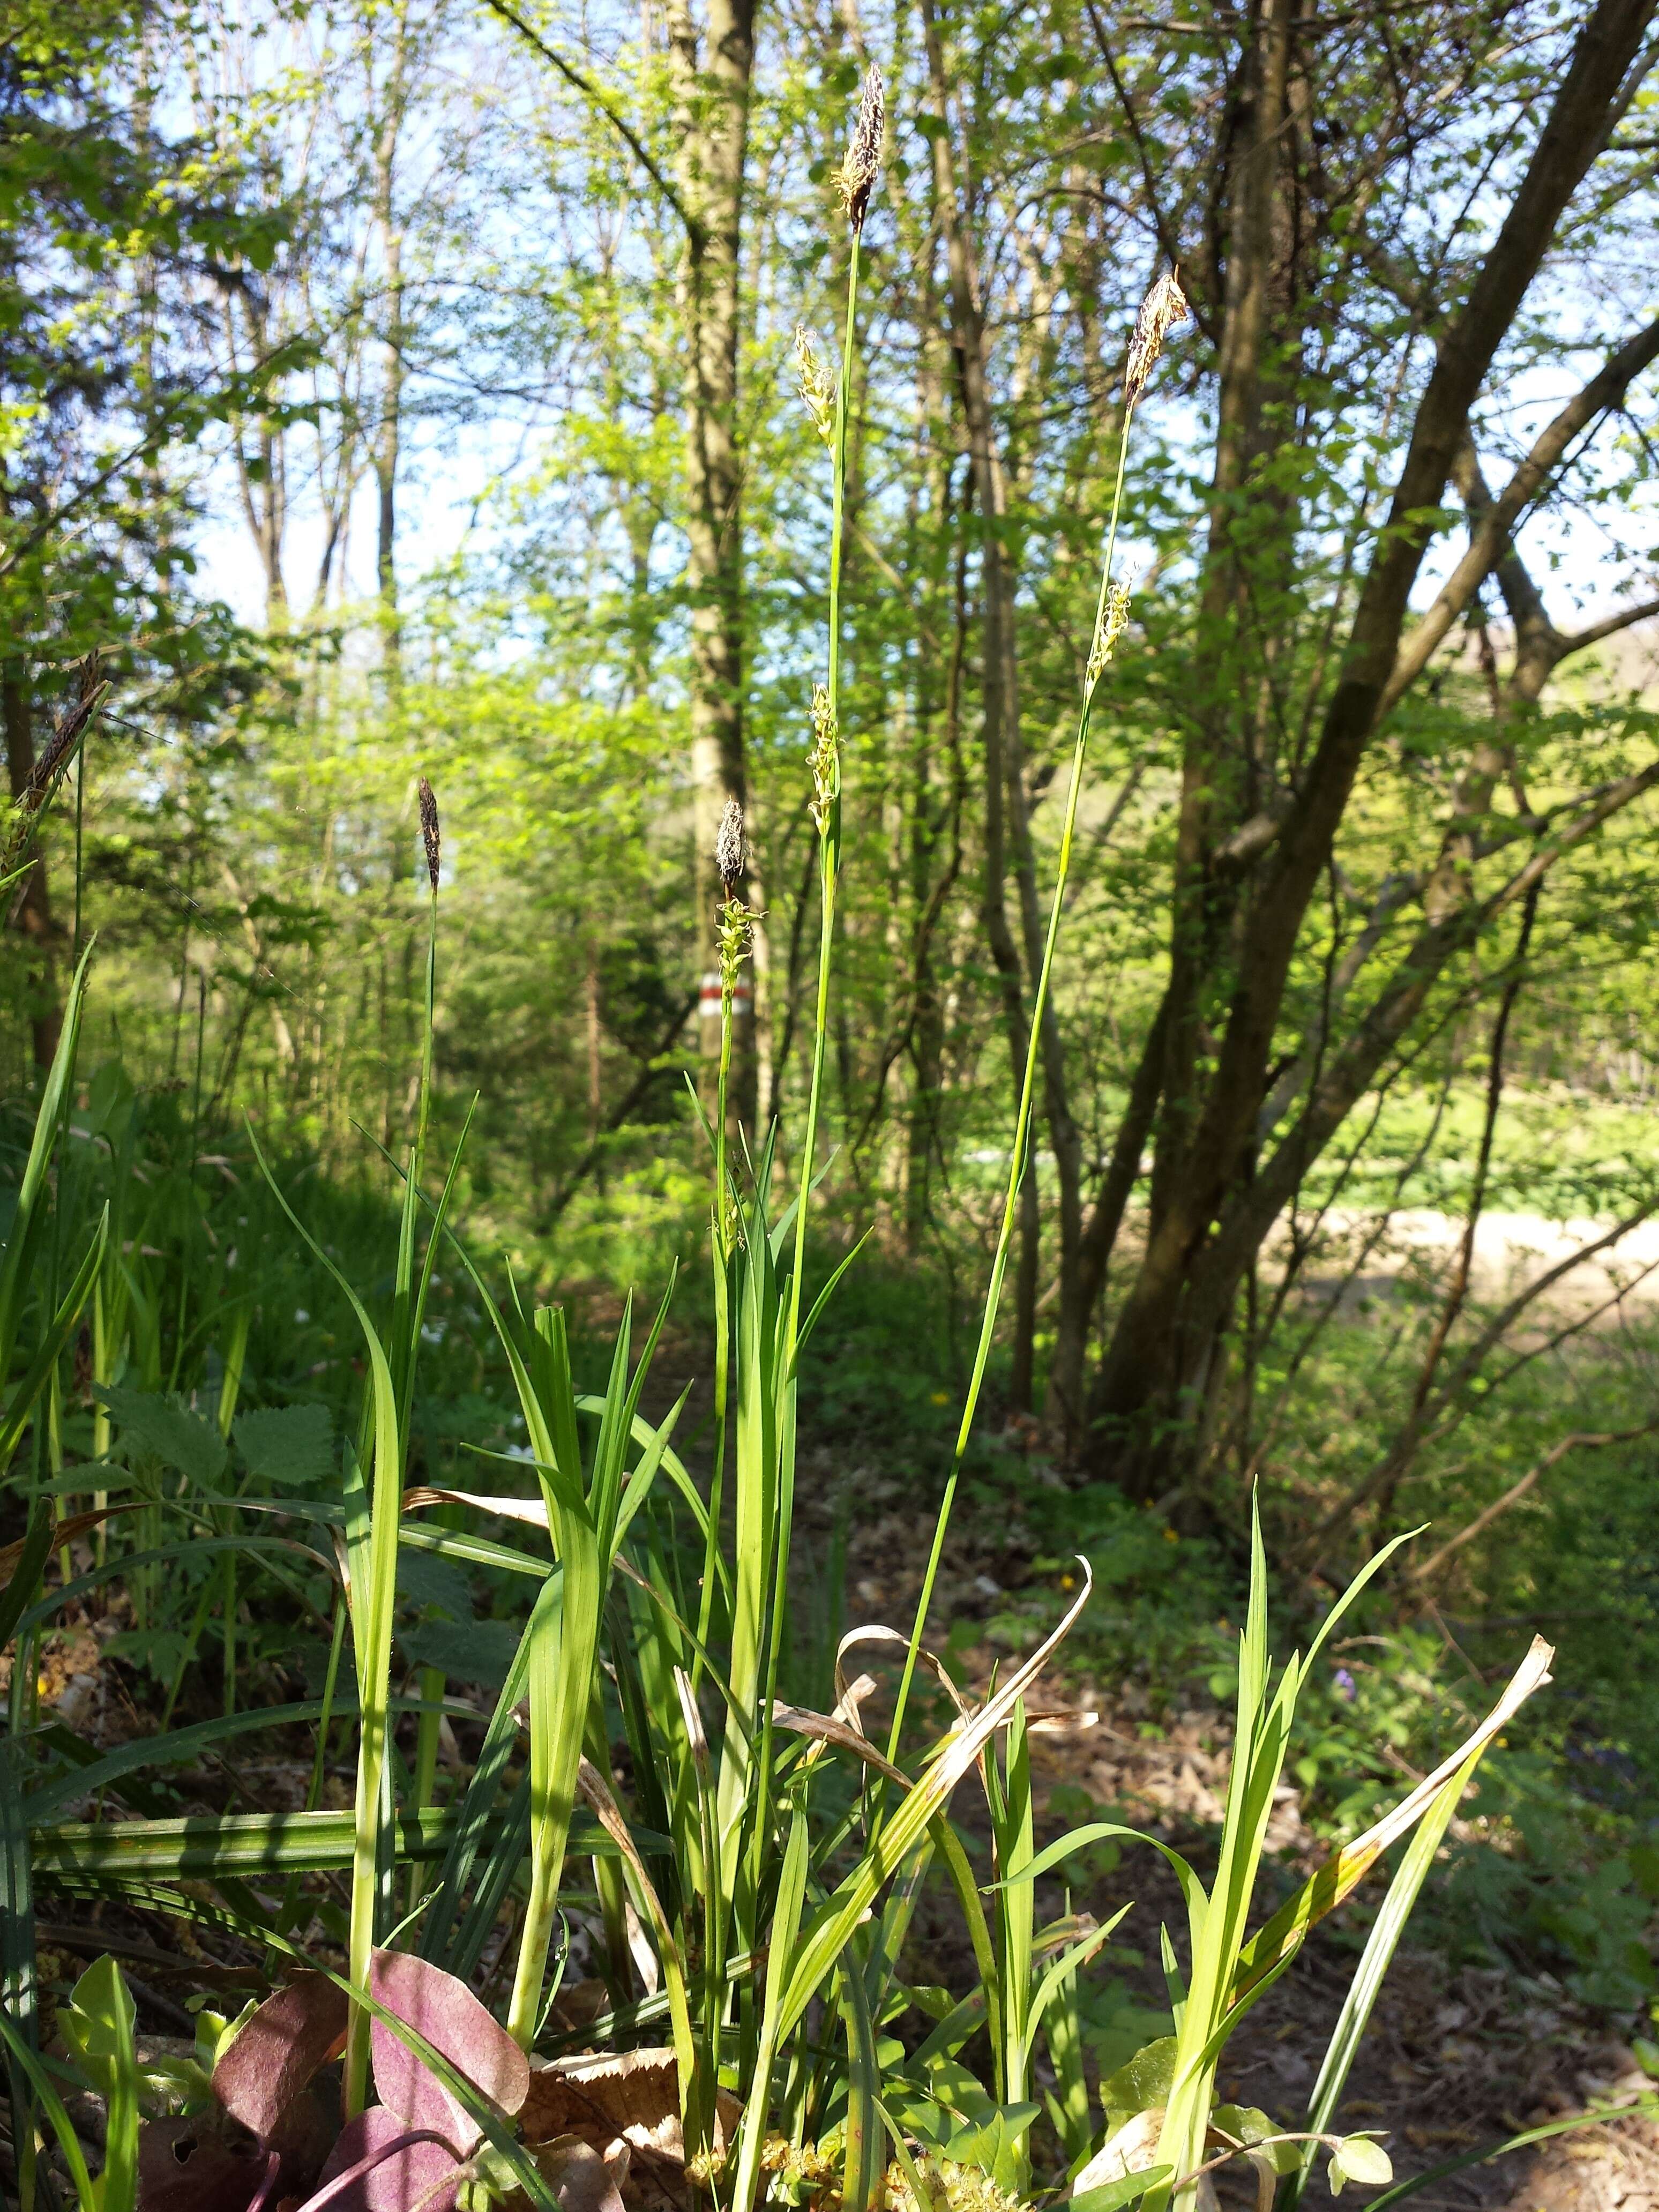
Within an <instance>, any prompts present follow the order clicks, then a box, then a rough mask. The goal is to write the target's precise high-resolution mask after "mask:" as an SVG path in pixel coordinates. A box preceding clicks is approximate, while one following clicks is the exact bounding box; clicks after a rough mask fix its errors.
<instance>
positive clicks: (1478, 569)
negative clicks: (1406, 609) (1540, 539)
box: [1377, 321, 1659, 719]
mask: <svg viewBox="0 0 1659 2212" xmlns="http://www.w3.org/2000/svg"><path fill="white" fill-rule="evenodd" d="M1655 360H1659V321H1655V322H1652V323H1650V324H1649V325H1648V326H1647V328H1646V329H1645V330H1643V331H1638V332H1637V334H1636V336H1635V337H1632V338H1629V339H1627V340H1626V343H1624V344H1623V345H1622V346H1620V349H1619V350H1618V352H1617V353H1615V354H1614V355H1613V356H1611V358H1610V359H1609V360H1607V362H1603V364H1602V366H1601V368H1600V369H1598V370H1597V372H1596V374H1595V375H1594V376H1593V377H1591V379H1590V380H1589V383H1588V384H1586V385H1585V386H1583V388H1582V389H1581V390H1580V391H1578V392H1576V393H1575V394H1574V396H1573V397H1572V398H1571V399H1570V400H1569V401H1568V403H1567V404H1566V405H1565V407H1564V408H1562V409H1561V410H1560V412H1559V414H1558V415H1557V416H1555V418H1554V419H1553V422H1550V423H1549V425H1548V426H1547V428H1545V429H1544V430H1543V431H1542V432H1541V435H1539V437H1538V438H1537V439H1536V440H1535V441H1534V444H1533V447H1532V450H1531V451H1530V452H1529V453H1528V455H1527V457H1526V459H1524V460H1523V461H1522V463H1521V465H1520V466H1519V467H1518V468H1517V469H1516V471H1515V473H1514V475H1513V476H1512V477H1510V480H1509V482H1508V483H1507V484H1505V485H1504V489H1503V490H1502V491H1501V492H1499V494H1498V496H1497V498H1496V499H1494V500H1493V501H1492V504H1491V506H1490V507H1487V508H1486V510H1485V512H1484V513H1482V514H1481V515H1480V518H1479V520H1476V521H1475V522H1474V527H1473V528H1472V529H1471V530H1470V532H1469V543H1468V549H1467V550H1466V551H1465V552H1464V554H1463V556H1462V560H1460V561H1459V562H1458V563H1457V566H1456V567H1455V568H1454V569H1453V570H1452V573H1451V574H1450V575H1449V577H1448V578H1447V580H1446V581H1445V583H1444V584H1443V586H1441V589H1440V591H1439V592H1438V593H1437V596H1436V598H1435V600H1434V604H1433V605H1431V607H1430V609H1429V611H1428V612H1427V613H1426V614H1425V616H1424V617H1423V619H1422V621H1421V622H1420V623H1418V625H1417V627H1416V628H1415V629H1413V631H1412V633H1411V635H1409V636H1408V637H1407V639H1406V640H1405V641H1404V642H1403V643H1402V644H1401V647H1400V650H1399V652H1398V653H1396V655H1395V664H1394V669H1393V671H1392V673H1391V674H1390V675H1389V680H1388V682H1387V683H1386V684H1385V685H1384V686H1383V696H1382V700H1381V702H1380V703H1379V706H1378V708H1377V714H1378V717H1379V719H1380V718H1381V717H1382V716H1383V715H1384V714H1389V712H1390V711H1391V709H1392V708H1394V707H1395V706H1396V705H1397V704H1398V703H1399V702H1400V699H1401V696H1403V694H1404V693H1405V692H1406V690H1407V689H1408V688H1409V686H1410V685H1411V684H1414V683H1415V682H1416V680H1417V678H1419V676H1420V675H1421V674H1422V672H1423V671H1424V669H1425V667H1426V666H1427V665H1428V664H1429V661H1430V659H1431V657H1432V655H1433V653H1435V651H1436V650H1437V647H1439V645H1440V644H1441V642H1442V641H1443V639H1444V637H1445V635H1446V633H1447V632H1448V630H1449V629H1450V628H1451V626H1452V624H1453V623H1454V622H1455V621H1456V619H1457V617H1458V616H1459V615H1460V614H1462V611H1463V610H1464V608H1465V607H1467V606H1468V603H1469V601H1470V600H1471V599H1473V598H1474V593H1475V592H1476V590H1477V588H1478V587H1479V586H1480V583H1481V581H1482V580H1483V579H1484V578H1485V577H1486V576H1488V575H1490V574H1491V573H1492V569H1493V568H1495V567H1496V566H1497V565H1498V562H1499V561H1500V560H1501V559H1502V558H1503V555H1504V548H1505V546H1506V544H1508V541H1509V536H1510V531H1511V530H1512V529H1513V527H1514V526H1515V524H1516V521H1517V520H1519V518H1520V516H1521V515H1522V513H1523V511H1524V510H1525V509H1526V508H1527V507H1529V506H1530V505H1531V503H1532V502H1533V501H1534V499H1536V497H1537V496H1538V495H1539V493H1540V492H1541V490H1542V489H1543V488H1544V486H1545V483H1546V482H1547V479H1548V477H1549V476H1550V473H1551V471H1553V469H1555V468H1556V467H1557V466H1558V465H1559V463H1560V462H1561V460H1562V459H1563V458H1564V457H1565V453H1566V451H1567V448H1568V447H1570V446H1571V443H1572V441H1573V440H1574V439H1575V438H1576V437H1577V435H1579V433H1580V432H1581V431H1582V430H1584V429H1585V428H1588V427H1589V424H1590V423H1591V422H1594V421H1595V418H1596V416H1599V415H1601V414H1604V413H1605V412H1606V411H1607V409H1608V408H1610V407H1617V406H1618V405H1620V403H1621V402H1622V401H1623V399H1624V397H1625V394H1626V392H1627V391H1628V390H1629V389H1630V386H1631V385H1632V382H1633V381H1634V380H1635V379H1636V378H1637V377H1638V375H1639V374H1641V372H1642V371H1643V370H1644V368H1648V367H1649V366H1650V364H1651V363H1652V362H1654V361H1655Z"/></svg>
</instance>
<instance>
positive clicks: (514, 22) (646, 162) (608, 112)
mask: <svg viewBox="0 0 1659 2212" xmlns="http://www.w3.org/2000/svg"><path fill="white" fill-rule="evenodd" d="M484 5H485V7H486V8H488V9H489V12H490V13H491V15H499V16H500V17H501V21H502V22H504V23H509V24H511V26H512V27H513V29H514V30H515V31H516V32H517V33H518V34H519V36H520V38H521V39H523V40H525V41H526V44H527V45H529V46H534V48H535V49H536V52H538V54H539V55H540V56H541V58H542V59H543V60H544V62H545V63H546V64H548V67H549V68H550V69H556V70H557V71H558V73H559V75H560V76H562V78H563V79H564V81H565V82H566V83H567V84H568V85H570V86H572V87H573V88H574V89H575V90H576V91H577V92H579V93H580V94H581V96H582V98H583V99H584V100H587V101H588V102H589V103H590V104H591V105H592V106H594V107H596V108H597V109H598V110H599V113H600V114H601V115H603V116H604V118H605V121H606V122H607V123H608V124H609V125H611V129H612V130H613V131H615V132H616V133H617V137H619V138H621V139H622V140H623V143H624V144H625V145H626V146H627V147H628V149H629V152H630V153H631V154H632V155H633V156H634V158H635V161H638V163H639V164H640V167H641V168H642V169H643V170H644V171H645V173H646V174H647V176H648V177H649V178H650V179H651V181H652V183H653V185H655V186H656V187H657V190H658V191H659V192H660V193H661V194H662V196H663V197H664V198H665V200H666V201H667V202H668V204H669V205H670V207H671V208H672V209H673V210H674V212H675V214H676V215H677V216H678V217H679V219H680V221H681V222H683V223H684V226H685V234H686V236H687V237H688V238H689V239H690V241H691V247H692V251H693V252H702V248H703V246H704V245H705V244H706V243H707V241H708V232H707V230H705V228H703V226H702V223H700V222H698V221H697V219H696V216H694V215H693V214H692V212H691V210H690V208H688V207H687V206H686V204H685V202H684V200H683V199H682V198H681V197H680V196H679V194H678V191H675V189H674V186H673V185H672V184H671V182H670V181H669V179H667V177H665V175H664V174H663V172H662V170H661V168H660V167H659V165H658V163H657V161H656V160H655V159H654V157H653V155H652V153H651V151H650V149H649V148H648V147H647V145H646V143H645V142H644V140H643V139H642V138H641V137H640V135H639V133H638V131H635V128H634V126H633V125H632V124H631V123H629V120H628V118H627V117H626V116H624V115H620V114H618V112H617V110H616V109H615V108H614V107H613V106H611V102H610V101H609V100H607V99H606V98H605V94H604V93H603V92H601V91H600V89H599V87H598V85H596V84H595V83H594V82H592V79H591V78H590V77H586V76H583V74H582V72H581V70H579V69H578V68H577V67H576V65H575V64H574V62H569V61H567V60H566V59H565V58H564V56H563V55H562V53H560V52H559V51H558V49H557V48H556V47H555V46H549V45H548V43H547V41H546V40H545V39H544V38H543V37H542V35H541V33H539V32H538V31H536V30H532V27H531V26H530V25H529V24H528V23H526V21H525V20H524V17H523V16H522V15H520V14H519V13H518V12H517V10H516V9H512V8H509V7H508V6H507V0H484Z"/></svg>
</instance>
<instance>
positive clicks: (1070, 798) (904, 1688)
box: [887, 400, 1134, 1760]
mask: <svg viewBox="0 0 1659 2212" xmlns="http://www.w3.org/2000/svg"><path fill="white" fill-rule="evenodd" d="M1133 420H1134V403H1133V400H1131V401H1130V402H1129V403H1128V404H1127V406H1126V407H1125V409H1124V411H1123V431H1122V435H1121V438H1120V439H1119V441H1118V452H1117V477H1116V480H1115V483H1114V484H1113V487H1112V512H1111V520H1110V521H1109V524H1108V526H1107V531H1106V555H1105V559H1104V561H1103V563H1102V566H1101V573H1100V594H1099V597H1098V599H1097V601H1096V605H1095V629H1094V632H1093V634H1092V635H1091V641H1090V645H1091V659H1092V657H1093V641H1094V637H1097V636H1098V635H1100V629H1101V624H1102V623H1103V620H1104V618H1105V613H1106V604H1107V595H1108V593H1109V591H1110V589H1111V582H1112V566H1113V562H1114V561H1115V558H1116V555H1117V526H1118V517H1119V514H1120V513H1121V508H1122V504H1123V475H1124V469H1125V466H1126V465H1127V461H1128V457H1129V426H1130V424H1131V423H1132V422H1133ZM1098 688H1099V677H1098V676H1097V677H1096V678H1095V680H1094V681H1093V682H1090V681H1089V679H1088V678H1086V677H1085V681H1084V690H1083V706H1082V708H1081V711H1080V712H1079V715H1078V724H1077V736H1076V738H1075V740H1074V741H1073V747H1072V781H1071V787H1070V789H1069V790H1068V791H1067V793H1066V821H1065V826H1064V828H1063V829H1062V830H1061V832H1060V861H1059V865H1058V866H1057V868H1056V869H1055V872H1054V901H1053V903H1052V904H1051V906H1050V907H1049V909H1048V936H1047V938H1046V939H1044V942H1043V947H1042V968H1041V969H1040V970H1039V971H1038V975H1037V987H1036V999H1035V1000H1034V1002H1033V1004H1032V1007H1031V1024H1030V1032H1029V1034H1028V1036H1027V1037H1026V1041H1025V1072H1024V1077H1023V1079H1022V1080H1021V1083H1020V1090H1019V1113H1018V1117H1017V1119H1016V1121H1015V1124H1014V1146H1013V1156H1012V1159H1011V1160H1010V1162H1009V1166H1008V1188H1007V1190H1006V1194H1004V1198H1003V1204H1002V1226H1001V1229H1000V1231H999V1232H998V1236H997V1249H996V1253H995V1255H994V1258H993V1260H992V1262H991V1279H990V1282H989V1284H988V1285H987V1287H986V1292H985V1311H984V1314H983V1316H982V1318H981V1322H980V1328H979V1344H978V1346H977V1348H976V1349H975V1353H974V1367H973V1373H972V1375H971V1376H969V1383H968V1396H967V1400H966V1401H965V1403H964V1404H963V1409H962V1420H961V1423H960V1425H959V1426H958V1427H957V1441H956V1448H955V1449H954V1451H953V1452H952V1453H951V1472H950V1474H949V1476H948V1477H947V1478H946V1480H945V1495H944V1497H943V1498H942V1499H941V1500H940V1502H939V1519H938V1522H937V1523H936V1524H935V1526H934V1529H933V1548H932V1550H931V1551H930V1552H929V1553H928V1555H927V1573H926V1574H925V1575H924V1576H923V1577H922V1583H921V1596H920V1597H919V1598H918V1599H917V1601H916V1616H915V1626H913V1627H912V1629H911V1632H910V1644H909V1648H908V1650H907V1651H906V1653H905V1655H904V1673H903V1675H902V1679H901V1680H900V1683H899V1693H898V1699H897V1702H896V1705H895V1706H894V1708H893V1724H892V1727H891V1729H890V1730H889V1732H888V1738H887V1756H888V1758H889V1759H890V1760H896V1759H897V1757H898V1744H899V1735H900V1732H901V1730H902V1728H903V1726H904V1714H905V1708H906V1706H907V1705H908V1703H909V1699H910V1686H911V1683H912V1681H913V1680H914V1678H915V1671H916V1655H917V1653H918V1652H919V1651H920V1650H921V1639H922V1635H923V1632H924V1631H925V1630H926V1627H927V1611H928V1607H930V1606H931V1605H932V1603H933V1584H934V1583H935V1582H936V1581H937V1580H938V1577H939V1561H940V1559H941V1558H942V1556H943V1554H944V1551H945V1532H946V1530H947V1529H948V1528H949V1527H950V1525H951V1509H952V1507H953V1506H954V1505H955V1504H956V1495H957V1480H958V1479H959V1478H960V1476H961V1474H962V1463H963V1459H964V1457H965V1456H966V1454H967V1450H968V1440H969V1437H970V1436H971V1435H972V1433H973V1426H974V1418H975V1414H976V1413H978V1411H979V1398H980V1391H981V1388H982V1387H983V1385H984V1382H985V1369H986V1364H987V1361H988V1360H989V1358H990V1356H991V1339H992V1336H993V1335H994V1333H995V1329H996V1322H997V1307H998V1305H999V1304H1000V1300H1001V1296H1002V1278H1003V1274H1004V1273H1005V1271H1006V1267H1007V1264H1008V1251H1009V1248H1010V1246H1011V1245H1012V1243H1013V1236H1014V1221H1015V1218H1016V1215H1017V1213H1018V1207H1019V1187H1020V1184H1021V1183H1022V1182H1024V1177H1025V1171H1026V1169H1027V1166H1028V1165H1029V1152H1030V1133H1031V1102H1032V1099H1033V1097H1034V1096H1035V1095H1036V1069H1037V1057H1038V1054H1039V1053H1040V1051H1041V1049H1042V1015H1043V1009H1044V1007H1045V1006H1047V1004H1048V980H1049V977H1050V975H1052V973H1053V970H1054V945H1055V944H1056V942H1057V940H1058V939H1059V936H1060V915H1061V912H1062V910H1063V909H1064V907H1065V904H1066V881H1067V878H1069V876H1070V874H1071V868H1072V845H1073V838H1074V836H1075V833H1076V829H1077V809H1078V799H1079V795H1080V793H1081V791H1082V788H1083V765H1084V759H1085V755H1086V753H1087V751H1088V748H1089V723H1090V718H1091V715H1092V714H1093V711H1094V703H1095V693H1096V691H1097V689H1098Z"/></svg>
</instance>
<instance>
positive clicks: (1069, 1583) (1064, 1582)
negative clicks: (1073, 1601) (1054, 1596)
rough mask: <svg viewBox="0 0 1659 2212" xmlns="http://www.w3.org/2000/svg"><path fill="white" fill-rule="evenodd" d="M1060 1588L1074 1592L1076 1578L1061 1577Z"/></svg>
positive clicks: (1070, 1576) (1069, 1576) (1072, 1576)
mask: <svg viewBox="0 0 1659 2212" xmlns="http://www.w3.org/2000/svg"><path fill="white" fill-rule="evenodd" d="M1060 1588H1061V1589H1063V1590H1074V1589H1076V1588H1077V1577H1076V1576H1075V1575H1062V1576H1061V1577H1060Z"/></svg>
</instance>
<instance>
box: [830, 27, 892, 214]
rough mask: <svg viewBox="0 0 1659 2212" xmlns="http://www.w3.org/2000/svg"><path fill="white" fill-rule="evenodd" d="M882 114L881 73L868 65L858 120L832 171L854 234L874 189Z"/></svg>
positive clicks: (884, 102) (879, 166)
mask: <svg viewBox="0 0 1659 2212" xmlns="http://www.w3.org/2000/svg"><path fill="white" fill-rule="evenodd" d="M886 113H887V103H886V98H885V95H884V93H883V90H882V83H881V71H880V70H878V68H877V67H876V65H875V64H874V63H873V62H872V63H871V64H870V66H869V68H868V69H867V70H866V71H865V72H864V90H863V92H862V94H860V98H859V112H858V120H857V122H856V123H855V124H854V125H853V138H852V143H851V144H850V145H849V146H848V149H847V158H846V160H845V161H843V162H842V165H841V167H840V168H838V169H837V170H836V191H838V192H839V193H840V194H841V204H842V206H843V207H844V208H845V209H846V210H847V220H848V222H849V223H850V224H851V225H852V227H853V229H854V232H859V231H861V230H862V229H863V228H864V217H865V213H866V210H867V209H868V207H869V205H870V195H871V193H872V191H874V190H875V185H876V179H877V177H878V175H879V174H880V171H881V133H882V125H883V124H884V121H885V119H886Z"/></svg>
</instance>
